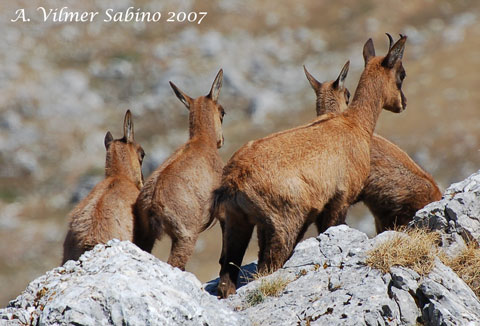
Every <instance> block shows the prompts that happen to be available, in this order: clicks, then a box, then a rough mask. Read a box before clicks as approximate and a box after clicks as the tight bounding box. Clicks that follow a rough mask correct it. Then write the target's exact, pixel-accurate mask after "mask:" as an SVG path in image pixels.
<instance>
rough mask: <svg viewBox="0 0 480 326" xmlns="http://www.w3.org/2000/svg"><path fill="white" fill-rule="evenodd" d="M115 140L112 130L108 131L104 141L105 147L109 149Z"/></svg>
mask: <svg viewBox="0 0 480 326" xmlns="http://www.w3.org/2000/svg"><path fill="white" fill-rule="evenodd" d="M112 141H113V136H112V134H111V133H110V131H107V134H106V135H105V140H104V141H103V143H104V144H105V148H106V149H108V147H109V146H110V144H111V143H112Z"/></svg>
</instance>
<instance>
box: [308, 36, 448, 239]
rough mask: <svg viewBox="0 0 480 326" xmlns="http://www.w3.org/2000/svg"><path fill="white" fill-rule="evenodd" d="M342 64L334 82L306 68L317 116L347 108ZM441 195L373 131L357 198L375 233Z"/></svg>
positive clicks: (402, 221) (406, 158)
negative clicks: (367, 168)
mask: <svg viewBox="0 0 480 326" xmlns="http://www.w3.org/2000/svg"><path fill="white" fill-rule="evenodd" d="M387 36H388V38H389V40H390V46H389V48H391V47H392V46H393V44H394V41H393V38H392V37H391V36H390V35H389V34H387ZM345 67H347V71H346V72H345ZM345 67H344V68H343V69H342V72H341V73H340V75H339V77H338V78H337V80H336V81H329V82H323V83H320V82H319V81H317V80H316V79H315V77H313V76H312V75H311V74H310V73H309V72H308V71H307V70H306V69H305V75H306V76H307V79H308V81H309V82H310V85H311V86H312V88H313V90H314V91H315V94H316V107H315V108H316V112H317V115H318V116H320V115H323V114H327V113H340V112H343V111H344V110H345V109H346V108H347V106H348V98H349V96H348V94H349V92H348V89H347V88H345V87H343V83H342V82H343V81H344V80H345V78H346V75H347V72H348V66H347V65H345ZM338 81H340V83H339V82H338ZM441 197H442V194H441V192H440V189H439V188H438V186H437V184H436V183H435V181H434V180H433V177H432V176H431V175H430V174H428V173H427V172H425V171H424V170H423V169H422V168H421V167H420V166H418V165H417V164H416V163H415V162H414V161H413V160H412V159H411V158H410V157H409V156H408V154H407V153H405V152H404V151H403V150H401V149H400V148H399V147H398V146H396V145H395V144H393V143H391V142H390V141H388V140H387V139H385V138H383V137H381V136H380V135H377V134H373V137H372V144H371V149H370V174H369V176H368V178H367V180H366V181H365V185H364V187H363V190H362V192H361V193H360V195H359V197H358V198H357V201H363V203H364V204H365V205H366V206H367V207H368V208H369V210H370V212H372V214H373V217H374V219H375V228H376V231H377V233H380V232H383V231H385V230H388V229H393V228H395V227H396V226H402V225H406V224H408V222H410V221H411V220H412V218H413V217H414V216H415V213H416V212H417V211H418V210H420V209H422V208H423V207H425V206H426V205H427V204H429V203H431V202H434V201H438V200H440V199H441ZM319 222H320V223H321V219H320V220H319Z"/></svg>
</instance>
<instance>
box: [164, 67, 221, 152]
mask: <svg viewBox="0 0 480 326" xmlns="http://www.w3.org/2000/svg"><path fill="white" fill-rule="evenodd" d="M222 80H223V70H222V69H220V71H219V72H218V74H217V77H215V80H214V81H213V84H212V87H211V89H210V93H208V95H206V96H200V97H198V98H196V99H193V98H191V97H190V96H188V95H187V94H185V93H184V92H182V91H181V90H180V89H179V88H178V87H177V86H175V84H174V83H172V82H170V86H172V88H173V91H174V92H175V95H177V97H178V99H179V100H180V101H181V102H182V103H183V104H184V105H185V106H186V107H187V109H188V110H189V111H190V118H189V120H190V138H192V137H194V136H198V135H199V134H201V133H204V134H206V135H213V136H214V137H215V140H216V142H217V148H220V147H222V146H223V141H224V140H223V131H222V122H223V116H224V115H225V110H224V109H223V107H222V106H221V105H220V104H219V103H218V102H217V101H218V96H219V95H220V89H221V87H222Z"/></svg>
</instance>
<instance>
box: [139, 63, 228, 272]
mask: <svg viewBox="0 0 480 326" xmlns="http://www.w3.org/2000/svg"><path fill="white" fill-rule="evenodd" d="M222 79H223V71H222V70H220V71H219V72H218V74H217V77H216V78H215V81H214V82H213V85H212V88H211V90H210V93H209V94H208V95H207V96H201V97H198V98H197V99H193V98H190V97H189V96H188V95H186V94H185V93H183V92H182V91H181V90H180V89H178V87H177V86H175V85H174V84H173V83H172V82H170V85H171V86H172V88H173V90H174V91H175V94H176V96H177V97H178V98H179V99H180V101H181V102H182V103H183V104H184V105H185V106H186V107H187V109H189V111H190V114H189V120H190V127H189V129H190V137H189V140H188V141H187V143H185V144H184V145H183V146H182V147H180V148H179V149H177V150H176V151H175V153H174V154H173V155H172V156H171V157H170V158H168V159H167V160H166V161H165V162H164V163H163V164H162V165H160V166H159V167H158V168H157V169H156V170H155V172H153V174H152V175H151V176H150V178H149V179H148V180H147V181H146V182H145V186H144V187H143V189H142V191H141V192H140V195H139V196H138V199H137V202H136V204H135V215H136V217H137V220H136V224H135V232H134V233H135V237H134V243H135V244H137V245H138V246H139V247H140V248H142V249H143V250H145V251H148V252H151V250H152V248H153V245H154V243H155V240H156V239H160V238H161V237H162V235H163V234H164V233H167V234H168V235H169V236H170V238H171V240H172V247H171V251H170V256H169V258H168V263H169V264H170V265H172V266H174V267H178V268H180V269H182V270H184V269H185V265H186V263H187V261H188V259H189V258H190V256H191V255H192V253H193V250H194V249H195V243H196V241H197V238H198V235H199V233H200V232H202V231H204V230H205V229H207V228H208V227H209V226H210V225H211V224H212V222H213V221H214V216H213V215H212V214H210V208H211V206H212V200H213V190H214V189H215V188H217V187H218V186H219V184H220V180H221V175H222V168H223V162H222V159H221V158H220V155H219V153H218V149H219V148H220V147H222V145H223V133H222V122H223V116H224V114H225V111H224V109H223V107H222V106H221V105H220V104H219V103H218V102H217V100H218V96H219V94H220V88H221V86H222Z"/></svg>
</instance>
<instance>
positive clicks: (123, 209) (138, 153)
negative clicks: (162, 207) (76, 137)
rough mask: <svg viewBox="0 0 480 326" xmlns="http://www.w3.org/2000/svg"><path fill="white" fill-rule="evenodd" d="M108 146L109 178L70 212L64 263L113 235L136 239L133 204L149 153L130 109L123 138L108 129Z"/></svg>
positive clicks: (107, 170)
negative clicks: (137, 139)
mask: <svg viewBox="0 0 480 326" xmlns="http://www.w3.org/2000/svg"><path fill="white" fill-rule="evenodd" d="M105 147H106V149H107V157H106V163H105V179H104V180H103V181H101V182H100V183H98V184H97V185H96V186H95V187H94V188H93V189H92V191H91V192H90V194H89V195H88V196H87V197H86V198H85V199H83V200H82V201H81V202H80V203H79V204H78V205H77V206H76V207H75V208H74V209H73V210H72V212H71V213H70V226H69V230H68V233H67V236H66V238H65V242H64V244H63V262H62V264H63V263H65V262H66V261H67V260H70V259H73V260H76V259H78V258H79V257H80V255H81V254H82V253H84V252H85V251H87V250H90V249H92V248H93V247H94V246H95V245H96V244H99V243H106V242H107V241H108V240H111V239H113V238H117V239H119V240H129V241H133V225H134V221H133V219H134V217H133V210H132V207H133V204H134V203H135V200H136V199H137V196H138V194H139V192H140V188H141V187H142V185H143V176H142V168H141V166H142V161H143V156H144V155H145V154H144V151H143V149H142V147H141V146H140V145H138V144H137V143H136V142H135V139H134V130H133V121H132V116H131V113H130V111H127V113H126V114H125V119H124V136H123V138H121V139H116V140H114V139H113V137H112V134H111V133H110V132H107V134H106V136H105Z"/></svg>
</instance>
